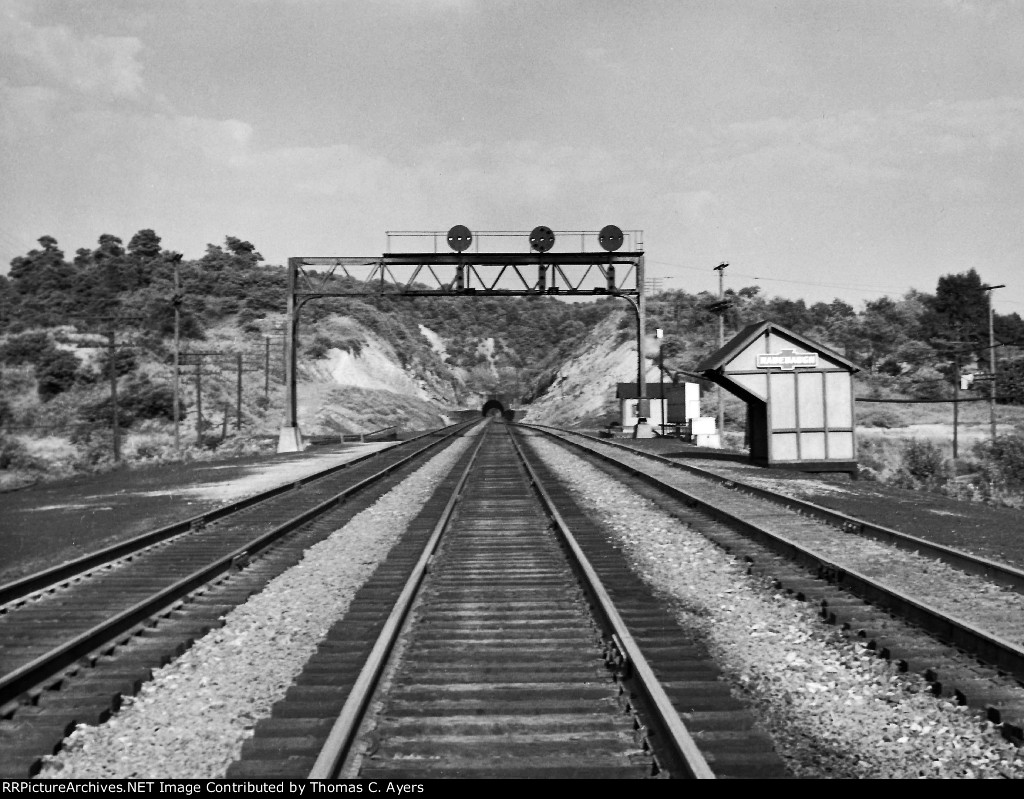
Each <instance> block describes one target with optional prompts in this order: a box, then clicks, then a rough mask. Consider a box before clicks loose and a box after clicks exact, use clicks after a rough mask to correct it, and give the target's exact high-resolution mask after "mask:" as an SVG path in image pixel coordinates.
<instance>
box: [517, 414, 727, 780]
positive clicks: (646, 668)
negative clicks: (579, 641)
mask: <svg viewBox="0 0 1024 799" xmlns="http://www.w3.org/2000/svg"><path fill="white" fill-rule="evenodd" d="M509 434H510V436H511V438H512V443H513V445H514V446H515V448H516V453H517V454H518V456H519V459H520V461H521V462H522V464H523V466H524V467H525V468H526V471H527V474H528V475H529V477H530V482H531V484H532V486H533V489H534V491H536V492H537V495H538V496H539V497H540V499H541V503H542V504H543V506H544V508H545V512H546V513H547V514H548V517H549V518H550V519H551V521H552V525H553V527H554V529H555V530H556V531H557V533H558V535H559V537H560V538H561V539H562V541H563V542H564V543H565V545H566V547H567V548H568V550H569V553H570V555H571V558H570V560H571V561H572V562H573V565H574V567H575V570H576V572H577V574H578V575H579V576H580V577H581V582H582V583H583V585H584V588H585V590H586V591H587V593H589V594H590V595H591V597H592V599H593V605H592V609H593V610H594V611H596V612H597V613H599V614H600V616H601V617H602V620H603V622H604V625H605V629H606V631H610V632H611V633H612V635H613V636H614V637H613V639H612V640H613V641H615V642H616V644H617V645H618V647H619V648H620V650H621V652H622V654H623V655H624V656H625V658H626V660H627V662H628V664H629V667H630V669H631V672H632V677H633V681H634V683H635V686H636V687H637V688H639V689H640V691H641V694H642V695H643V698H644V699H645V700H646V701H645V703H644V704H645V709H646V711H647V715H648V718H647V719H646V721H648V722H649V723H651V722H653V724H654V726H655V727H656V728H657V731H658V733H660V735H658V736H657V740H658V741H664V742H666V743H667V745H668V746H669V747H670V751H669V757H670V760H671V763H670V764H666V765H667V766H668V768H667V770H668V771H669V773H673V771H674V772H675V773H676V774H678V773H679V769H680V768H681V769H682V771H684V772H685V773H686V775H687V776H689V777H691V778H694V779H715V773H714V771H712V769H711V766H709V765H708V762H707V760H706V759H705V758H704V755H703V754H701V751H700V749H699V748H698V747H697V744H696V743H695V742H694V740H693V737H692V736H691V735H690V732H689V730H687V729H686V725H685V724H683V722H682V720H681V719H680V718H679V714H678V713H677V712H676V710H675V708H674V707H673V706H672V701H671V700H670V699H669V698H668V695H667V694H666V693H665V689H664V688H663V687H662V685H661V682H660V681H659V680H658V678H657V677H656V676H655V674H654V670H653V669H652V668H651V666H650V664H649V663H648V662H647V658H646V657H644V654H643V652H642V651H641V649H640V646H639V645H638V644H637V642H636V639H635V638H634V637H633V634H632V633H631V632H630V630H629V627H628V626H627V625H626V623H625V621H624V620H623V619H622V616H621V615H620V614H619V612H618V610H617V609H616V608H615V603H614V602H613V601H612V599H611V596H609V594H608V592H607V590H606V589H605V587H604V583H603V582H602V581H601V578H600V577H599V576H598V574H597V572H596V571H595V570H594V567H593V566H592V565H591V563H590V560H589V558H587V556H586V554H585V553H584V552H583V549H582V548H581V547H580V545H579V543H578V542H577V540H576V537H575V536H574V535H573V533H572V529H571V528H570V527H569V525H568V523H567V522H566V521H565V519H564V518H563V517H562V515H561V513H559V511H558V508H557V507H556V505H555V503H554V501H553V500H552V498H551V495H550V494H549V493H548V492H547V489H545V488H544V486H543V484H542V482H541V480H540V478H539V477H538V476H537V473H536V471H534V468H533V466H532V464H531V463H530V461H529V458H528V457H527V456H526V454H525V453H524V452H523V449H522V447H521V446H520V444H519V442H518V441H517V440H516V437H515V436H514V435H512V434H511V430H510V431H509Z"/></svg>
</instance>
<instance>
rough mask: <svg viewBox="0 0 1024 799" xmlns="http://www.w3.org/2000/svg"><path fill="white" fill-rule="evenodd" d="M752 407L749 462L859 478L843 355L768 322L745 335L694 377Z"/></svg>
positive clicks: (851, 367) (849, 370) (849, 376)
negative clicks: (703, 379) (851, 475)
mask: <svg viewBox="0 0 1024 799" xmlns="http://www.w3.org/2000/svg"><path fill="white" fill-rule="evenodd" d="M696 371H697V372H699V373H700V374H701V375H702V376H703V377H705V378H707V379H708V380H711V381H712V382H714V383H717V384H718V385H720V386H722V387H723V388H724V389H726V390H727V391H729V392H731V393H732V394H735V395H736V396H738V397H739V398H740V399H742V400H743V401H744V402H746V403H747V434H748V439H749V443H750V459H751V460H752V461H753V462H754V463H757V464H760V465H762V466H778V467H784V468H787V469H799V470H803V471H808V472H850V473H852V474H854V475H855V474H856V472H857V441H856V435H855V431H854V412H853V373H854V372H857V371H860V367H858V366H856V365H855V364H853V363H851V362H850V361H848V360H847V359H846V358H844V357H843V356H842V355H839V354H838V353H836V352H834V351H832V350H831V349H829V348H828V347H825V346H824V345H822V344H819V343H817V342H815V341H812V340H811V339H809V338H807V337H805V336H801V335H800V334H799V333H794V332H793V331H792V330H787V329H786V328H784V327H782V326H780V325H777V324H775V323H773V322H770V321H763V322H757V323H755V324H752V325H749V326H748V327H746V328H744V329H743V330H741V331H740V332H739V333H737V334H736V336H734V337H733V339H732V341H730V342H728V343H727V344H726V345H725V346H724V347H722V348H721V349H720V350H718V351H717V352H715V353H713V354H712V355H710V356H709V357H707V358H706V359H705V360H704V361H703V362H702V363H701V364H700V365H699V366H697V369H696Z"/></svg>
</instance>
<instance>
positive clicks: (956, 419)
mask: <svg viewBox="0 0 1024 799" xmlns="http://www.w3.org/2000/svg"><path fill="white" fill-rule="evenodd" d="M953 368H954V370H955V372H954V373H953V468H954V469H955V468H956V459H957V457H958V454H959V450H958V448H957V444H958V443H959V431H960V353H959V352H958V353H957V354H956V355H955V356H954V360H953ZM954 473H955V472H954Z"/></svg>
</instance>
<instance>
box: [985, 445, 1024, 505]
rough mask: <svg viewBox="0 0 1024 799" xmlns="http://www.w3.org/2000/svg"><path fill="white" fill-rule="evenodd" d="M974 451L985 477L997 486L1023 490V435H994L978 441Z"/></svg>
mask: <svg viewBox="0 0 1024 799" xmlns="http://www.w3.org/2000/svg"><path fill="white" fill-rule="evenodd" d="M974 453H975V455H976V456H977V457H978V459H979V460H980V461H981V469H982V474H983V475H984V477H985V479H986V480H987V481H988V482H989V483H991V484H993V485H994V486H997V487H999V488H1003V489H1008V490H1016V491H1019V490H1024V436H1020V435H1016V434H1011V435H1005V436H996V438H995V439H994V440H992V441H983V442H980V443H979V444H978V445H977V446H976V447H975V448H974Z"/></svg>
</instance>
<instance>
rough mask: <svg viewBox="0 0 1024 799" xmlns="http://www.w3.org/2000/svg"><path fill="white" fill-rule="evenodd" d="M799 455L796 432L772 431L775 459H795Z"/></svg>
mask: <svg viewBox="0 0 1024 799" xmlns="http://www.w3.org/2000/svg"><path fill="white" fill-rule="evenodd" d="M799 457H800V456H799V453H798V452H797V447H796V433H772V460H773V461H795V460H798V459H799Z"/></svg>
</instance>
